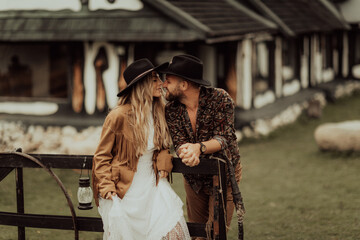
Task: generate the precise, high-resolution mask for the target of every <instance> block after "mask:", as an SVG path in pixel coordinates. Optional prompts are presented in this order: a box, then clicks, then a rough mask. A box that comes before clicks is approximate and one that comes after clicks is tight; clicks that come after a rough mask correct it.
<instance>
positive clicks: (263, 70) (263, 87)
mask: <svg viewBox="0 0 360 240" xmlns="http://www.w3.org/2000/svg"><path fill="white" fill-rule="evenodd" d="M274 47H275V45H274V41H261V42H255V43H254V49H253V50H254V52H255V54H254V55H253V57H254V58H255V59H253V76H254V93H255V94H262V93H264V92H266V91H267V90H273V87H274V71H273V67H274V66H273V64H274Z"/></svg>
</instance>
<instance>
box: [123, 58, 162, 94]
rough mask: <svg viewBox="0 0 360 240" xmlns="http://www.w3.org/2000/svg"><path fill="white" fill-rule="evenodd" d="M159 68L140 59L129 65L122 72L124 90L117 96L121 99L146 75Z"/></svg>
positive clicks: (145, 59) (146, 60) (147, 60)
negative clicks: (124, 83)
mask: <svg viewBox="0 0 360 240" xmlns="http://www.w3.org/2000/svg"><path fill="white" fill-rule="evenodd" d="M160 66H161V65H160ZM160 66H157V67H154V65H153V64H152V63H151V62H150V61H149V59H147V58H142V59H139V60H136V61H135V62H133V63H131V64H130V65H129V66H128V67H127V68H126V69H125V71H124V79H125V82H126V88H124V89H123V90H122V91H120V92H119V93H118V94H117V96H118V97H121V96H122V95H124V94H125V93H127V92H128V91H129V89H130V88H131V87H132V86H134V84H135V83H137V82H138V81H139V80H141V79H143V78H144V77H145V76H146V75H147V74H149V73H151V72H152V71H155V70H156V69H157V68H158V67H160Z"/></svg>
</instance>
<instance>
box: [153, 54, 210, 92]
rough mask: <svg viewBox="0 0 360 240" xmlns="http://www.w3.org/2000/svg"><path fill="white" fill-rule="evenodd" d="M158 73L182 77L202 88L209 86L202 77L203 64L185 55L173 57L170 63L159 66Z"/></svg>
mask: <svg viewBox="0 0 360 240" xmlns="http://www.w3.org/2000/svg"><path fill="white" fill-rule="evenodd" d="M158 72H161V73H165V74H169V75H175V76H178V77H182V78H184V79H186V80H189V81H191V82H194V83H197V84H200V85H203V86H210V85H211V84H210V82H209V81H208V80H204V79H203V77H202V75H203V63H202V62H201V60H200V59H198V58H197V57H194V56H191V55H187V54H184V55H177V56H174V57H173V58H172V60H171V61H170V62H166V63H163V64H161V65H160V66H159V68H158Z"/></svg>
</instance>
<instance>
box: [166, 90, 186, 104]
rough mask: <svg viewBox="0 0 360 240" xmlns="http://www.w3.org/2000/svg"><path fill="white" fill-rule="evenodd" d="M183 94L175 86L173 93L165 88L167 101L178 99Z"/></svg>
mask: <svg viewBox="0 0 360 240" xmlns="http://www.w3.org/2000/svg"><path fill="white" fill-rule="evenodd" d="M182 96H183V93H182V92H181V91H180V89H179V88H176V89H175V91H174V93H171V92H170V91H169V90H168V89H167V90H166V94H165V99H166V100H167V101H169V102H172V101H176V100H180V98H181V97H182Z"/></svg>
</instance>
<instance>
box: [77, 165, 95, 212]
mask: <svg viewBox="0 0 360 240" xmlns="http://www.w3.org/2000/svg"><path fill="white" fill-rule="evenodd" d="M85 164H86V158H85V161H84V164H83V166H82V168H81V172H80V177H79V188H78V192H77V198H78V201H79V206H78V208H79V209H80V210H89V209H92V208H93V206H91V202H92V200H93V191H92V189H91V187H90V176H89V169H88V176H87V177H82V170H83V168H84V167H85Z"/></svg>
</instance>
